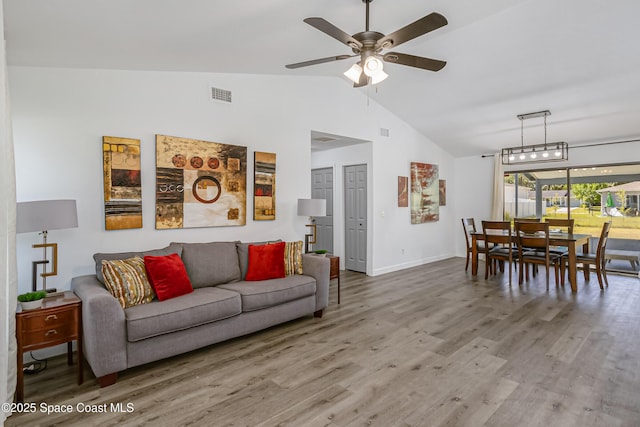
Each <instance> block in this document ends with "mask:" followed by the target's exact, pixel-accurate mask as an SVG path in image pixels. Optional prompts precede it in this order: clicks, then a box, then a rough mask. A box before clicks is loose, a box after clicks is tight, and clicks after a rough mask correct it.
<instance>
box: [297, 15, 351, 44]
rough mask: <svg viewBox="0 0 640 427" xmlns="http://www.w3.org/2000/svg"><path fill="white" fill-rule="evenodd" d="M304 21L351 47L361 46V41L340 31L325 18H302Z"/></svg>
mask: <svg viewBox="0 0 640 427" xmlns="http://www.w3.org/2000/svg"><path fill="white" fill-rule="evenodd" d="M304 22H306V23H307V24H309V25H311V26H312V27H314V28H316V29H318V30H320V31H322V32H323V33H325V34H327V35H329V36H331V37H333V38H334V39H336V40H338V41H339V42H342V43H344V44H346V45H347V46H349V47H351V48H357V49H360V48H362V43H360V42H359V41H358V40H356V39H354V38H353V37H351V36H350V35H349V34H347V33H345V32H344V31H342V30H341V29H340V28H338V27H336V26H335V25H333V24H332V23H330V22H329V21H327V20H326V19H323V18H306V19H305V20H304Z"/></svg>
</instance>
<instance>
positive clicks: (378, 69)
mask: <svg viewBox="0 0 640 427" xmlns="http://www.w3.org/2000/svg"><path fill="white" fill-rule="evenodd" d="M362 68H363V69H364V73H365V74H366V75H367V76H368V77H373V76H375V75H376V74H378V73H384V71H383V70H382V69H383V68H384V65H383V64H382V61H380V60H379V59H378V58H376V57H375V56H370V57H368V58H367V59H365V60H364V66H363V67H362ZM385 76H386V75H385ZM385 78H386V77H385ZM382 80H384V79H382Z"/></svg>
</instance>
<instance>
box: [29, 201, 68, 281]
mask: <svg viewBox="0 0 640 427" xmlns="http://www.w3.org/2000/svg"><path fill="white" fill-rule="evenodd" d="M77 226H78V212H77V209H76V201H75V200H41V201H35V202H20V203H17V205H16V232H17V233H32V232H36V231H38V232H39V234H42V243H40V244H35V245H33V247H34V248H42V251H43V259H42V260H40V261H33V262H32V264H33V269H32V281H31V283H32V284H31V288H32V290H33V291H34V292H35V291H36V288H37V275H38V266H39V265H42V273H41V274H40V276H41V277H42V290H43V291H45V292H49V293H54V292H56V289H55V288H54V289H47V277H50V276H55V275H57V274H58V244H57V243H47V232H48V230H59V229H64V228H76V227H77ZM47 248H51V261H49V257H48V251H47ZM50 262H51V266H52V268H51V271H50V272H48V271H47V264H49V263H50Z"/></svg>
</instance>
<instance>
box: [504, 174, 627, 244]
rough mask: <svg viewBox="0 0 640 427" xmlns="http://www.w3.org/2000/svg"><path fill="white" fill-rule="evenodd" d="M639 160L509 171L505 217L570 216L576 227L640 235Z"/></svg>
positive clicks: (584, 231) (588, 231)
mask: <svg viewBox="0 0 640 427" xmlns="http://www.w3.org/2000/svg"><path fill="white" fill-rule="evenodd" d="M639 215H640V164H627V165H604V166H602V165H600V166H588V167H580V168H571V169H541V170H530V171H519V172H517V173H516V172H510V173H507V174H505V178H504V218H505V219H513V218H523V217H525V218H526V217H538V218H573V219H575V232H576V233H581V234H591V235H592V236H598V235H599V234H600V230H601V228H602V223H603V222H605V221H611V222H612V224H611V231H610V234H609V235H610V237H619V238H627V239H639V240H640V216H639Z"/></svg>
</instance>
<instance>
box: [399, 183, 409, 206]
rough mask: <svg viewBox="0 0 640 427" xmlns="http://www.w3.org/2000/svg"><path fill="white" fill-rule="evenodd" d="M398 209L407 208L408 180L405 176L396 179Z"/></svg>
mask: <svg viewBox="0 0 640 427" xmlns="http://www.w3.org/2000/svg"><path fill="white" fill-rule="evenodd" d="M398 207H399V208H407V207H409V178H408V177H406V176H399V177H398Z"/></svg>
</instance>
